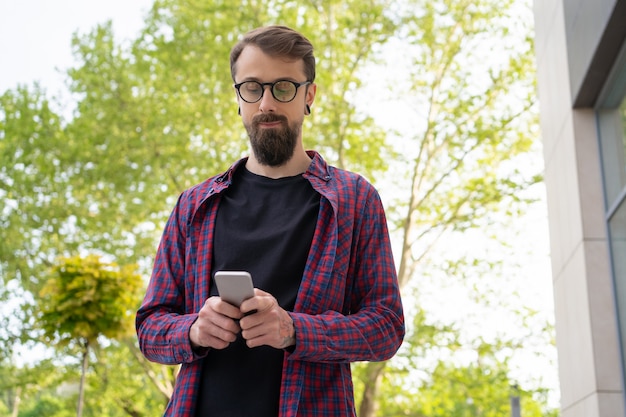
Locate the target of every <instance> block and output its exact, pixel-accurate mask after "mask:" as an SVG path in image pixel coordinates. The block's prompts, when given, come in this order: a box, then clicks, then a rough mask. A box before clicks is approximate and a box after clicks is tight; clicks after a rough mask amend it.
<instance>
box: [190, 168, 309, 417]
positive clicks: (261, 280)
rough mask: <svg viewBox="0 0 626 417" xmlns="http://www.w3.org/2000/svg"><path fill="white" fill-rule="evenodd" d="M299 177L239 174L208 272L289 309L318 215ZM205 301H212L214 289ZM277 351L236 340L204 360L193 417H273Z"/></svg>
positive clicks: (223, 207) (226, 199) (222, 213)
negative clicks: (245, 284) (244, 274)
mask: <svg viewBox="0 0 626 417" xmlns="http://www.w3.org/2000/svg"><path fill="white" fill-rule="evenodd" d="M319 203H320V195H319V194H318V193H317V192H316V191H315V190H313V188H312V187H311V184H310V183H309V182H308V181H307V180H305V179H304V178H303V177H302V175H298V176H294V177H287V178H279V179H271V178H267V177H263V176H259V175H255V174H253V173H251V172H249V171H248V170H247V169H245V167H241V168H240V169H238V170H237V171H236V172H235V174H234V178H233V183H232V184H231V186H230V187H229V188H228V190H227V191H226V192H225V194H224V196H223V197H222V200H221V202H220V207H219V209H218V212H217V220H216V227H215V237H214V241H213V265H212V274H214V273H215V272H216V271H219V270H244V271H248V272H250V274H251V275H252V280H253V282H254V286H255V287H257V288H260V289H262V290H264V291H267V292H269V293H270V294H272V295H273V296H274V297H275V298H276V299H277V300H278V303H279V304H280V306H281V307H282V308H284V309H285V310H287V311H292V310H293V307H294V304H295V301H296V296H297V293H298V289H299V288H300V282H301V280H302V274H303V272H304V267H305V264H306V259H307V257H308V254H309V250H310V247H311V241H312V239H313V233H314V232H315V225H316V222H317V216H318V213H319ZM210 294H211V295H217V289H216V288H215V286H214V285H213V284H211V288H210ZM283 357H284V352H283V350H280V349H274V348H272V347H269V346H261V347H257V348H253V349H250V348H248V347H247V346H246V344H245V341H244V340H243V338H242V337H241V335H240V336H239V337H238V339H237V341H235V342H233V343H231V344H230V346H229V347H228V348H226V349H223V350H217V349H214V350H211V351H209V354H208V356H207V357H206V358H205V359H203V361H204V362H203V366H202V381H201V385H200V391H199V397H198V402H197V409H196V410H197V411H196V417H201V416H202V417H250V416H255V417H265V416H267V417H276V416H277V415H278V401H279V392H280V384H281V373H282V361H283Z"/></svg>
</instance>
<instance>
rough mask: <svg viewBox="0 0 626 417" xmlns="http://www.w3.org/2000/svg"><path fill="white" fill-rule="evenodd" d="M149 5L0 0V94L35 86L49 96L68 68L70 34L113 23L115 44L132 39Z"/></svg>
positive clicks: (140, 0) (137, 0)
mask: <svg viewBox="0 0 626 417" xmlns="http://www.w3.org/2000/svg"><path fill="white" fill-rule="evenodd" d="M153 2H154V1H153V0H107V1H93V0H0V93H2V92H4V91H6V90H7V89H10V88H15V87H16V86H17V85H18V84H26V85H32V84H33V83H34V82H35V81H37V82H39V83H40V84H41V85H42V86H43V87H45V88H46V90H47V92H48V93H49V94H51V95H55V94H56V93H57V92H58V91H60V90H62V89H63V86H64V84H63V79H64V78H63V76H62V74H60V72H59V70H65V69H67V68H69V67H71V66H72V64H73V62H74V61H73V58H72V54H71V39H72V34H74V33H75V32H78V33H80V34H85V33H88V32H89V31H90V30H91V29H93V28H94V27H95V25H97V24H99V23H104V22H106V21H108V20H112V21H113V29H114V33H115V36H116V38H117V40H118V41H123V40H125V39H131V38H133V37H134V36H135V35H136V34H137V33H138V32H139V30H140V29H141V28H142V26H143V17H144V16H145V15H146V14H147V13H148V11H149V10H150V7H151V5H152V3H153Z"/></svg>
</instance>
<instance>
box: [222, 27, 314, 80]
mask: <svg viewBox="0 0 626 417" xmlns="http://www.w3.org/2000/svg"><path fill="white" fill-rule="evenodd" d="M248 45H254V46H256V47H258V48H260V49H261V50H262V51H263V52H264V53H266V54H267V55H269V56H271V57H284V58H289V59H293V60H299V59H301V60H302V61H303V62H304V74H305V76H306V80H307V81H311V82H313V81H315V56H313V45H312V44H311V42H310V41H309V40H308V39H307V38H305V37H304V36H303V35H302V34H300V33H298V32H296V31H295V30H293V29H291V28H288V27H286V26H267V27H261V28H257V29H253V30H251V31H250V32H248V33H246V34H245V35H244V37H243V38H242V39H241V40H240V41H239V42H237V44H236V45H235V46H234V47H233V49H232V50H231V51H230V75H231V76H232V78H233V81H235V72H236V64H237V59H239V55H241V51H243V49H244V48H245V47H246V46H248Z"/></svg>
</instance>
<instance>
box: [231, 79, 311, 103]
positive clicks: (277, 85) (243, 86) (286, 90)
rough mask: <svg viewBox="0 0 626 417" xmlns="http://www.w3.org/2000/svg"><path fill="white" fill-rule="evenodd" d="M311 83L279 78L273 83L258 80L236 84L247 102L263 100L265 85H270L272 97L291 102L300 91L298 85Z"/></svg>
mask: <svg viewBox="0 0 626 417" xmlns="http://www.w3.org/2000/svg"><path fill="white" fill-rule="evenodd" d="M308 84H311V81H305V82H303V83H297V82H295V81H290V80H278V81H275V82H273V83H260V82H258V81H244V82H242V83H239V84H235V85H234V87H235V88H236V89H237V93H238V94H239V97H241V99H242V100H243V101H245V102H246V103H256V102H257V101H259V100H261V98H262V97H263V93H265V86H266V85H268V86H269V87H270V91H271V92H272V97H274V98H275V99H276V100H277V101H280V102H281V103H289V102H290V101H291V100H293V99H294V98H296V94H297V93H298V87H300V86H303V85H308Z"/></svg>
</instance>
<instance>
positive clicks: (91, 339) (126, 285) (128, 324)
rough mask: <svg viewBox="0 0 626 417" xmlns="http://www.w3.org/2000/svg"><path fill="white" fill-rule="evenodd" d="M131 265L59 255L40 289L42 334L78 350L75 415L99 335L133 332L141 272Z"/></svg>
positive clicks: (109, 336)
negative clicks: (91, 351) (79, 354)
mask: <svg viewBox="0 0 626 417" xmlns="http://www.w3.org/2000/svg"><path fill="white" fill-rule="evenodd" d="M135 268H136V267H134V266H129V267H122V268H120V267H117V265H114V264H105V263H102V262H101V261H100V259H99V257H97V256H88V257H86V258H81V257H73V258H65V259H62V260H61V261H60V262H59V264H58V265H57V266H55V267H54V269H53V273H52V276H51V277H50V279H49V280H48V281H47V283H46V284H45V286H44V287H43V289H42V291H41V294H40V295H41V301H40V303H41V304H40V311H41V314H40V316H39V322H40V323H41V327H42V329H43V331H44V337H45V338H46V339H47V340H48V341H51V342H52V343H54V344H56V345H60V346H64V345H65V346H66V345H68V344H70V343H72V342H77V343H79V345H80V346H81V348H82V361H81V362H82V368H81V369H82V371H81V380H80V390H79V397H78V406H77V416H78V417H81V416H82V411H83V394H84V385H85V384H84V383H85V376H86V373H87V367H88V363H89V349H90V347H92V346H95V345H97V339H98V337H100V336H104V337H108V338H112V339H115V338H119V337H122V336H124V335H129V334H131V333H132V331H133V321H134V320H133V319H134V312H135V310H136V308H137V307H138V300H139V291H140V289H141V288H142V281H141V276H140V275H138V274H137V273H136V272H135Z"/></svg>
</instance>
